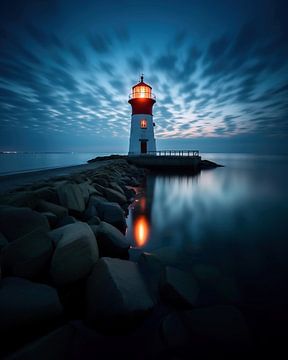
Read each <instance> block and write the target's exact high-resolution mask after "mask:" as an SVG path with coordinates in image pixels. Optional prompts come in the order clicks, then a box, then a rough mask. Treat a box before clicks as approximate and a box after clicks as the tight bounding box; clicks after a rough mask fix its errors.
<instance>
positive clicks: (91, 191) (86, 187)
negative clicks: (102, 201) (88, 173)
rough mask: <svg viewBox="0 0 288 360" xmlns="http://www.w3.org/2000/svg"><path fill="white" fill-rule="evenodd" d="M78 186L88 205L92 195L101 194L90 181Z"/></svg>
mask: <svg viewBox="0 0 288 360" xmlns="http://www.w3.org/2000/svg"><path fill="white" fill-rule="evenodd" d="M78 186H79V188H80V190H81V192H82V195H83V198H84V201H85V204H87V203H88V200H89V198H90V196H91V195H98V194H99V192H98V191H97V190H96V189H95V188H94V187H93V186H92V185H90V184H89V182H88V181H86V182H83V183H80V184H79V185H78Z"/></svg>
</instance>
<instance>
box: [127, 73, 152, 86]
mask: <svg viewBox="0 0 288 360" xmlns="http://www.w3.org/2000/svg"><path fill="white" fill-rule="evenodd" d="M143 79H144V76H143V75H142V76H141V78H140V81H139V82H138V84H136V85H134V86H132V89H134V88H135V87H137V86H147V87H149V88H150V89H152V87H151V86H150V85H148V84H146V83H145V82H144V81H143Z"/></svg>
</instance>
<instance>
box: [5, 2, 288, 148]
mask: <svg viewBox="0 0 288 360" xmlns="http://www.w3.org/2000/svg"><path fill="white" fill-rule="evenodd" d="M97 3H98V9H100V10H101V12H100V14H99V13H98V15H97V16H98V18H99V19H100V18H101V19H102V20H101V21H102V23H101V21H100V20H99V21H100V23H99V25H97V24H94V23H93V20H92V19H91V17H90V16H88V15H89V14H90V11H91V6H95V2H94V4H92V2H91V4H90V2H89V4H90V5H89V6H87V8H86V9H83V8H81V4H80V2H79V3H78V2H76V4H75V5H74V6H71V7H70V6H69V4H68V3H67V2H65V1H63V2H60V3H59V2H56V1H55V2H54V1H43V2H41V3H39V2H36V1H30V6H26V7H25V6H23V5H21V4H22V3H21V2H19V3H18V2H16V4H15V6H16V8H17V9H18V11H15V6H14V7H13V6H12V5H13V4H12V5H10V6H8V7H7V5H6V8H3V9H2V12H1V14H2V15H1V17H2V19H3V21H1V24H2V25H1V26H0V131H1V135H0V140H1V143H0V145H1V148H0V149H2V150H5V149H6V148H7V147H9V146H10V148H11V144H13V146H14V147H15V146H17V141H16V142H15V139H14V140H13V136H15V134H16V133H17V139H19V141H18V144H23V146H22V147H24V148H25V144H26V143H29V139H30V138H29V137H31V139H32V138H33V141H36V144H37V140H35V139H37V134H38V135H39V139H43V138H46V140H47V139H48V138H49V139H53V137H54V138H58V139H61V136H62V137H63V139H64V137H66V138H67V135H69V138H70V140H71V144H70V145H69V146H68V147H70V148H71V146H73V143H75V142H77V141H78V140H77V139H80V138H81V141H82V140H83V139H84V138H87V139H90V140H87V141H88V142H89V141H90V142H91V144H92V143H93V141H95V150H97V149H96V148H97V146H96V145H97V143H98V144H99V146H100V147H101V146H102V145H101V144H103V143H105V139H106V140H108V141H112V139H116V140H117V141H116V142H117V143H119V144H121V143H122V144H126V143H127V139H128V136H129V128H130V109H129V105H128V104H127V98H128V94H129V92H130V88H131V86H132V85H133V84H134V83H135V82H137V80H138V77H139V74H140V73H141V72H144V74H145V80H146V81H147V82H148V83H150V84H151V85H152V87H153V92H154V93H155V94H156V96H157V104H156V106H155V111H154V116H155V122H156V124H157V126H156V134H157V138H158V139H195V138H210V139H211V141H213V139H214V138H219V137H220V138H227V137H229V138H231V137H232V138H233V137H237V136H246V135H247V136H249V137H250V138H251V136H252V137H253V136H255V137H259V136H260V137H263V141H268V140H267V139H269V138H271V141H276V142H277V139H280V138H281V139H282V138H283V137H284V138H285V137H287V134H288V131H287V130H288V129H287V125H288V117H287V114H288V102H287V99H288V63H287V58H288V45H287V44H288V29H287V22H286V21H285V18H284V12H283V8H282V7H281V6H280V5H281V4H280V3H279V4H278V3H277V4H275V2H274V5H273V8H272V10H273V11H272V10H271V9H270V7H268V5H269V6H270V2H268V1H267V2H264V5H265V4H266V5H267V6H266V8H265V6H264V8H265V9H266V10H265V9H264V10H263V9H262V10H261V9H260V10H261V11H263V13H261V11H260V10H259V11H258V12H256V11H255V10H257V9H252V10H253V11H254V12H255V14H256V13H257V17H256V15H255V16H253V17H252V18H251V16H250V18H249V16H246V15H247V14H246V12H244V15H245V16H242V17H240V18H239V19H238V18H237V21H236V20H235V22H236V24H235V26H234V28H233V29H231V30H229V31H227V30H225V28H224V27H223V28H224V30H223V29H222V28H221V27H219V25H217V21H216V22H215V24H214V23H213V22H211V23H208V22H206V23H204V24H203V23H198V24H194V25H193V26H192V27H191V26H190V25H189V24H188V25H187V26H186V25H185V26H183V24H182V22H181V12H180V13H179V12H178V13H177V16H178V17H177V16H176V20H177V19H178V18H179V19H178V20H177V21H178V22H177V21H176V20H175V22H176V23H175V24H173V26H168V25H169V24H168V22H169V21H168V20H169V19H170V17H171V19H172V18H173V17H172V13H171V14H170V11H172V10H173V6H176V5H173V4H174V2H171V1H168V4H169V6H170V8H169V7H168V10H167V13H166V14H165V11H164V14H163V11H162V12H161V17H160V9H159V20H161V19H163V22H161V21H159V26H158V29H157V32H155V34H154V37H153V36H151V32H152V30H151V31H150V30H149V28H152V29H153V25H155V23H156V21H155V20H154V16H153V17H152V18H151V19H150V20H149V19H148V20H147V21H146V22H142V21H139V22H138V24H139V26H138V27H137V26H136V25H137V21H135V19H134V17H133V16H134V14H136V13H137V11H138V9H137V7H133V6H132V4H133V3H132V2H129V1H127V6H128V8H127V9H128V12H129V11H130V15H131V22H130V23H128V22H126V21H123V22H122V23H121V22H119V21H120V20H119V19H118V17H117V14H116V13H111V12H110V13H109V12H108V11H107V10H106V9H105V7H104V5H103V2H96V5H97ZM100 3H101V4H100ZM111 3H113V4H114V5H115V3H114V2H111ZM208 3H209V2H208ZM224 3H225V2H224ZM271 4H272V3H271ZM115 6H116V5H115ZM191 6H192V5H191ZM271 6H272V5H271ZM228 10H229V9H228ZM228 10H227V12H226V14H221V16H220V15H218V17H222V20H223V22H224V23H225V18H226V17H227V16H229V11H228ZM252 10H251V11H252ZM268 10H269V17H268V18H267V11H268ZM106 11H107V12H106ZM115 11H116V10H115ZM155 11H156V12H157V8H156V9H155ZM192 11H193V9H192V7H191V13H192ZM205 11H206V12H207V11H208V12H209V11H210V12H211V13H212V12H213V6H212V3H211V6H210V8H209V7H208V10H207V9H206V10H205ZM231 11H232V10H231ZM253 11H252V13H253V14H254V12H253ZM265 11H266V12H265ZM85 12H87V13H85ZM186 12H187V11H186ZM270 12H271V13H270ZM67 13H68V14H69V16H68V17H67ZM77 14H81V16H79V17H80V18H79V19H78V20H77V21H76V22H75V29H74V28H73V19H75V18H76V17H77ZM101 14H102V16H101ZM249 14H250V13H249ZM85 15H86V17H85ZM154 15H155V14H154ZM182 15H183V16H182V17H183V18H184V16H187V14H185V13H184V12H183V14H182ZM232 15H233V14H232V13H231V16H232ZM250 15H251V14H250ZM233 16H235V15H233ZM105 18H106V24H105V22H104V23H103V21H104V20H105ZM85 19H86V20H87V21H86V22H84V20H85ZM89 19H90V20H89ZM41 20H42V21H41ZM164 20H165V21H164ZM217 20H219V19H218V18H217ZM95 21H96V20H95ZM108 21H109V24H110V25H111V24H112V25H113V26H108V24H107V22H108ZM214 25H215V29H214V28H213V31H210V32H208V33H205V31H202V32H201V31H199V34H198V35H197V31H196V30H197V29H202V28H204V27H205V26H210V27H211V26H212V27H213V26H214ZM145 26H147V29H148V30H147V33H146V32H145ZM197 26H198V28H197ZM21 134H22V135H21ZM21 137H23V139H22V138H21ZM17 139H16V140H17ZM65 141H66V145H67V144H69V141H68V142H67V139H66V140H65ZM48 143H49V142H48ZM51 144H53V141H51ZM37 146H38V147H39V146H40V147H41V144H40V143H39V144H37V145H36V147H37ZM121 146H122V145H121ZM125 146H126V145H125ZM122 147H123V146H122ZM48 148H49V146H48ZM82 148H83V149H85V146H84V145H83V147H82ZM17 150H21V149H20V145H19V149H17ZM49 150H53V149H50V148H49ZM98 150H101V149H98Z"/></svg>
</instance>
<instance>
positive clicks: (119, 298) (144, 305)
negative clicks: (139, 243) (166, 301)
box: [86, 258, 154, 328]
mask: <svg viewBox="0 0 288 360" xmlns="http://www.w3.org/2000/svg"><path fill="white" fill-rule="evenodd" d="M86 286H87V287H86V302H87V306H86V320H87V322H88V323H89V324H91V325H96V326H97V325H98V321H99V322H104V323H105V325H106V326H108V327H109V326H111V327H112V328H113V326H114V324H115V323H116V322H117V321H118V320H120V319H122V320H123V322H122V325H124V326H125V321H129V320H131V318H133V319H136V318H137V317H139V316H142V315H143V314H145V313H147V311H149V310H151V309H152V308H153V306H154V302H153V300H152V299H151V297H150V295H149V292H148V291H147V288H146V285H145V283H144V281H143V278H142V276H141V273H140V271H139V267H138V264H137V263H134V262H132V261H127V260H119V259H111V258H101V259H100V260H99V261H98V262H97V263H96V264H95V266H94V268H93V271H92V273H91V275H90V276H89V278H88V279H87V284H86Z"/></svg>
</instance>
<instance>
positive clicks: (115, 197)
mask: <svg viewBox="0 0 288 360" xmlns="http://www.w3.org/2000/svg"><path fill="white" fill-rule="evenodd" d="M105 196H106V198H107V199H108V200H109V201H112V202H116V203H118V204H120V205H123V204H125V203H127V198H126V196H125V195H124V194H122V193H121V192H119V191H116V190H113V189H109V188H105Z"/></svg>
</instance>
